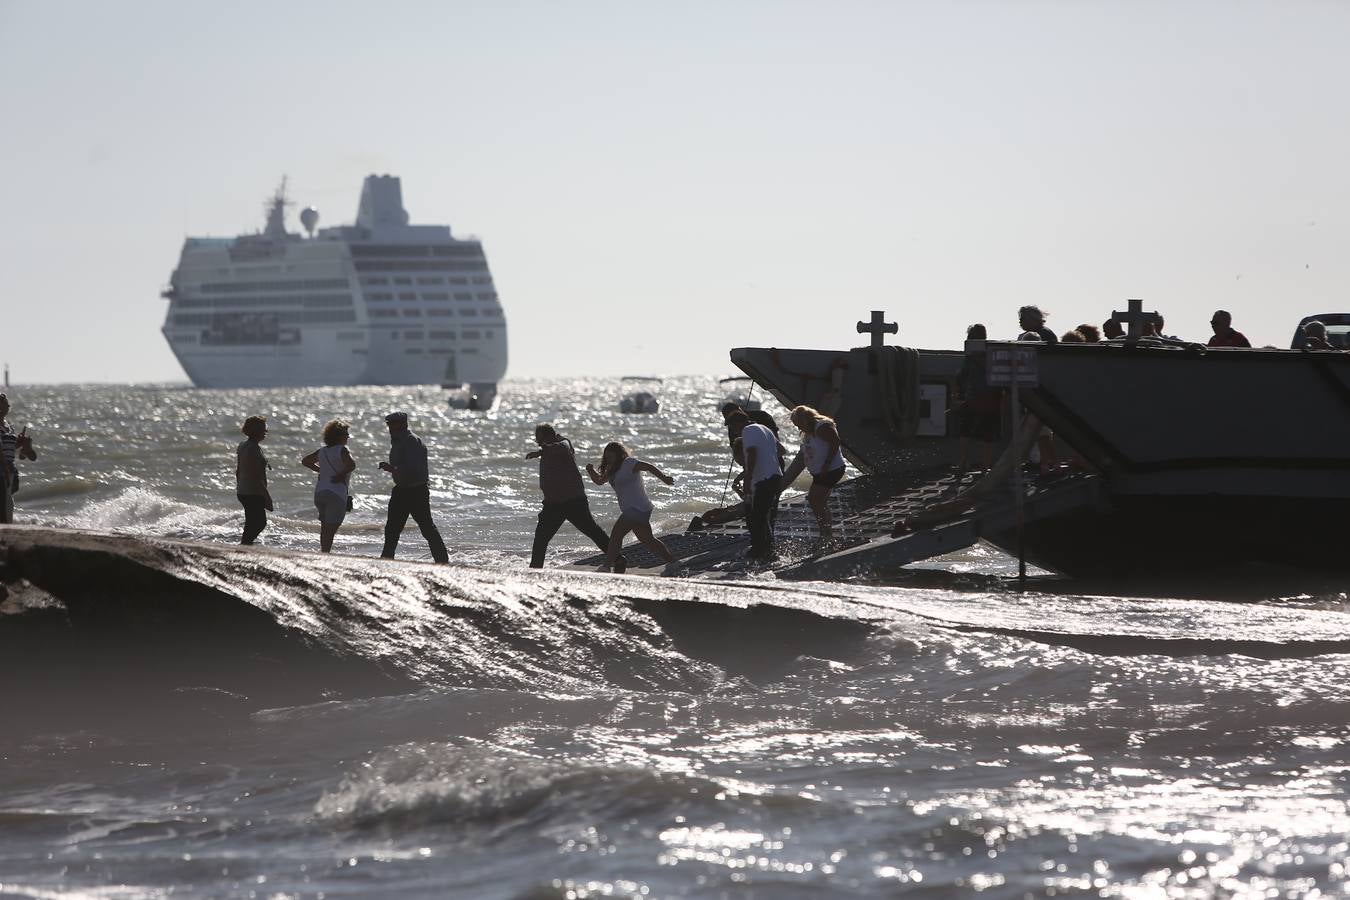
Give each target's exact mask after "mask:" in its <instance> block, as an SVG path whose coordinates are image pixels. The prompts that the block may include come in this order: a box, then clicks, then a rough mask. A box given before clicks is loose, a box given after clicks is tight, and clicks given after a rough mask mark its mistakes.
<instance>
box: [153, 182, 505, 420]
mask: <svg viewBox="0 0 1350 900" xmlns="http://www.w3.org/2000/svg"><path fill="white" fill-rule="evenodd" d="M288 205H290V204H289V201H288V200H287V198H286V182H285V180H284V179H283V181H282V183H281V187H280V188H279V189H278V190H277V192H276V194H275V195H273V196H272V197H271V198H270V199H269V200H268V201H267V207H266V208H267V223H266V226H265V227H264V228H263V230H262V231H261V232H257V233H254V234H244V235H239V236H238V237H233V238H230V237H223V238H211V237H190V238H187V239H186V240H185V241H184V242H183V250H182V254H181V256H180V258H179V260H178V267H177V268H176V269H174V271H173V275H172V276H170V282H169V286H168V287H167V288H166V289H165V290H164V291H163V296H164V297H165V299H167V300H168V301H169V309H168V312H167V314H166V315H165V317H164V327H163V333H164V338H165V340H167V341H168V342H169V348H170V349H171V350H172V351H173V353H174V355H175V356H176V357H178V362H179V363H180V364H181V365H182V366H183V370H184V371H185V372H187V375H188V377H189V378H191V379H192V383H193V384H195V385H196V386H197V387H299V386H306V385H348V384H440V383H442V382H447V381H450V382H453V383H455V384H456V385H457V386H458V385H461V384H462V385H467V386H468V387H467V390H468V391H469V393H470V394H474V395H477V396H478V397H479V401H480V402H481V403H483V404H485V405H490V403H491V397H492V396H494V395H495V393H496V387H497V382H498V381H499V380H500V379H501V378H502V376H503V375H504V374H505V373H506V320H505V318H504V316H503V313H502V307H501V303H499V302H498V300H497V291H496V287H495V286H494V285H493V282H492V273H491V272H490V271H488V263H487V257H486V256H484V255H483V245H482V243H481V242H480V241H478V240H477V239H475V238H457V237H453V236H452V235H451V234H450V228H449V226H447V225H410V224H409V223H408V213H407V211H406V210H404V208H403V188H402V186H401V183H400V182H399V179H398V178H395V177H393V176H391V175H371V176H369V177H367V178H366V180H365V182H364V184H363V185H362V188H361V202H360V206H359V208H358V211H357V214H356V222H355V224H353V225H339V226H337V227H332V228H316V226H317V225H318V221H319V213H318V210H316V209H314V208H313V207H309V208H306V209H305V210H304V211H303V212H301V213H300V222H301V224H302V226H303V227H304V229H305V231H306V232H307V236H306V235H305V234H301V233H298V232H291V231H287V230H286V207H287V206H288Z"/></svg>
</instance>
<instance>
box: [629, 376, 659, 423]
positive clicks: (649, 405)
mask: <svg viewBox="0 0 1350 900" xmlns="http://www.w3.org/2000/svg"><path fill="white" fill-rule="evenodd" d="M660 384H661V379H660V378H657V377H656V376H655V375H625V376H624V377H623V378H622V379H620V380H619V386H620V390H621V392H622V394H623V396H622V397H621V398H620V399H619V412H621V413H644V414H645V413H658V412H660V411H661V401H660V400H658V399H657V398H656V389H657V387H658V386H659V385H660Z"/></svg>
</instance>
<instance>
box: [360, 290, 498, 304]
mask: <svg viewBox="0 0 1350 900" xmlns="http://www.w3.org/2000/svg"><path fill="white" fill-rule="evenodd" d="M366 299H367V300H374V301H376V302H379V301H381V300H393V299H394V295H393V294H391V293H389V292H388V291H371V292H369V293H368V294H366ZM398 299H400V300H416V299H417V294H415V293H413V292H411V291H400V292H399V295H398ZM422 299H423V300H432V301H439V302H441V303H444V302H445V301H447V300H449V299H450V295H449V294H447V293H445V292H444V291H423V292H422ZM455 299H456V300H473V299H475V295H474V294H469V293H464V292H458V293H456V294H455ZM476 299H478V300H496V299H497V292H496V291H483V292H481V293H479V294H478V295H476Z"/></svg>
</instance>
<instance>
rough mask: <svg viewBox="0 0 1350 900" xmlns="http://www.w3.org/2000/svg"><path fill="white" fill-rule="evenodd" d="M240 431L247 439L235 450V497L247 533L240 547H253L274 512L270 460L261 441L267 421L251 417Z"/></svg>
mask: <svg viewBox="0 0 1350 900" xmlns="http://www.w3.org/2000/svg"><path fill="white" fill-rule="evenodd" d="M239 430H240V431H241V432H243V434H244V440H242V441H240V442H239V446H238V447H237V448H235V465H234V482H235V496H237V497H238V498H239V502H240V504H241V505H243V507H244V534H243V536H242V537H241V538H240V539H239V543H241V544H252V543H253V542H254V541H256V540H257V539H258V535H260V534H262V532H263V529H264V528H266V527H267V514H268V513H269V512H271V511H272V495H271V494H269V493H268V492H267V470H268V469H269V468H271V467H270V466H269V465H268V464H267V457H265V456H263V452H262V446H261V444H262V442H263V441H264V440H266V439H267V419H266V418H264V417H263V416H249V417H248V418H247V419H245V420H244V424H243V425H242V426H240V428H239Z"/></svg>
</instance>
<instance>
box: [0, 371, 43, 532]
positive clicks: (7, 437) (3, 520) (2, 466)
mask: <svg viewBox="0 0 1350 900" xmlns="http://www.w3.org/2000/svg"><path fill="white" fill-rule="evenodd" d="M8 415H9V397H7V396H6V395H5V394H0V525H10V524H13V522H14V495H15V494H17V493H18V492H19V460H21V459H29V460H34V461H36V460H37V451H36V450H35V449H33V439H32V438H31V437H29V436H28V426H26V425H25V426H24V427H23V428H22V429H20V430H19V431H18V432H15V430H14V429H13V427H11V426H10V424H9V422H7V421H6V420H5V419H6V417H7V416H8Z"/></svg>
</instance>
